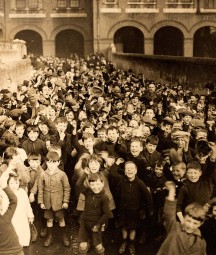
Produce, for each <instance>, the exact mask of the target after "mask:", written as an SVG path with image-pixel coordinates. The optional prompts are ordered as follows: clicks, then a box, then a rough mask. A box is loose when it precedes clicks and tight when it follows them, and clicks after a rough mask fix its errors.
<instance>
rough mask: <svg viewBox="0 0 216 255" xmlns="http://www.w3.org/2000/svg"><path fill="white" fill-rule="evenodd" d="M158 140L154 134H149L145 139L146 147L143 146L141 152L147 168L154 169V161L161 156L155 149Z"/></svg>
mask: <svg viewBox="0 0 216 255" xmlns="http://www.w3.org/2000/svg"><path fill="white" fill-rule="evenodd" d="M158 141H159V139H158V137H157V136H154V135H150V136H149V137H148V138H147V140H146V147H145V148H144V150H143V153H142V154H143V156H144V157H145V159H146V162H147V170H148V169H149V170H150V169H154V167H155V162H156V161H157V160H159V159H160V157H161V154H160V153H159V152H158V151H156V149H157V145H158Z"/></svg>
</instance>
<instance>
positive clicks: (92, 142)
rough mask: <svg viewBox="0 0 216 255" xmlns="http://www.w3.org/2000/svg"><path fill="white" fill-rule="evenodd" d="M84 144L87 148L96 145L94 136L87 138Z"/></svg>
mask: <svg viewBox="0 0 216 255" xmlns="http://www.w3.org/2000/svg"><path fill="white" fill-rule="evenodd" d="M83 145H84V147H85V148H86V149H87V150H90V149H92V148H93V146H94V141H93V139H92V138H87V139H85V140H84V141H83Z"/></svg>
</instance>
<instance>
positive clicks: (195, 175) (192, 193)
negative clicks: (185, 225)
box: [177, 161, 214, 222]
mask: <svg viewBox="0 0 216 255" xmlns="http://www.w3.org/2000/svg"><path fill="white" fill-rule="evenodd" d="M213 172H214V171H213V169H208V175H207V174H205V175H202V169H201V165H200V164H199V163H198V162H196V161H191V162H190V163H188V164H187V171H186V176H187V180H186V181H185V184H184V185H183V186H182V187H181V189H180V191H179V194H178V197H177V216H178V218H179V220H180V222H183V221H184V217H183V214H182V211H183V210H184V208H185V207H186V206H187V205H188V204H190V203H193V202H195V203H199V204H201V205H202V206H204V205H205V204H206V203H207V202H208V201H209V200H210V198H211V196H212V193H213V188H214V186H213V179H212V174H213Z"/></svg>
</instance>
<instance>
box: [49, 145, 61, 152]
mask: <svg viewBox="0 0 216 255" xmlns="http://www.w3.org/2000/svg"><path fill="white" fill-rule="evenodd" d="M49 150H50V151H51V150H54V151H56V150H61V146H60V145H58V144H50V147H49Z"/></svg>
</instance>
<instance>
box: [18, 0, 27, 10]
mask: <svg viewBox="0 0 216 255" xmlns="http://www.w3.org/2000/svg"><path fill="white" fill-rule="evenodd" d="M16 8H17V9H19V10H23V9H25V8H26V0H16Z"/></svg>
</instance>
